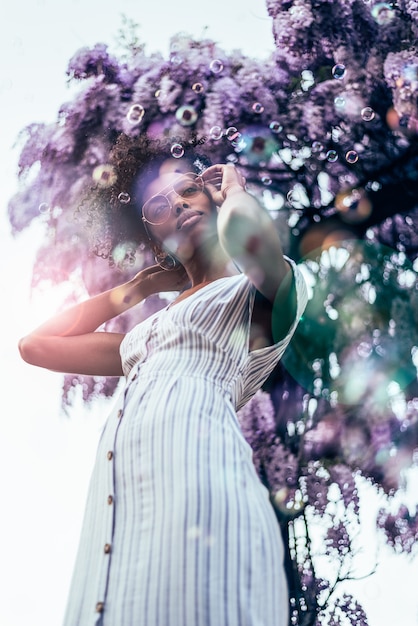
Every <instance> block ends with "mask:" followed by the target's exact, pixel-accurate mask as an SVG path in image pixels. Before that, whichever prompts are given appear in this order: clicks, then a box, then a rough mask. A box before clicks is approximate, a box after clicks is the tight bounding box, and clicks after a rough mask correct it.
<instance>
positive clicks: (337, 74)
mask: <svg viewBox="0 0 418 626" xmlns="http://www.w3.org/2000/svg"><path fill="white" fill-rule="evenodd" d="M346 73H347V70H346V67H345V65H343V64H342V63H337V65H334V67H333V68H332V75H333V77H334V78H336V79H337V80H342V79H343V78H344V77H345V75H346Z"/></svg>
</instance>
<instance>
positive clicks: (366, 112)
mask: <svg viewBox="0 0 418 626" xmlns="http://www.w3.org/2000/svg"><path fill="white" fill-rule="evenodd" d="M375 115H376V113H375V112H374V110H373V109H372V107H364V109H362V110H361V117H362V118H363V120H364V121H365V122H371V121H372V120H374V118H375Z"/></svg>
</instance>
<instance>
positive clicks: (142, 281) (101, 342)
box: [19, 266, 185, 376]
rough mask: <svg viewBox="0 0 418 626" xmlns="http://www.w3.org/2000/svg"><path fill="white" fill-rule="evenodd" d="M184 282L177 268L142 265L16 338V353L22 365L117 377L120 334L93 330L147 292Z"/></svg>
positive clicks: (146, 294)
mask: <svg viewBox="0 0 418 626" xmlns="http://www.w3.org/2000/svg"><path fill="white" fill-rule="evenodd" d="M184 280H185V276H184V270H183V269H180V270H177V271H175V272H166V271H164V270H162V269H161V268H159V267H158V266H152V267H148V268H146V269H144V270H142V271H141V272H139V273H138V274H137V275H136V276H135V277H134V278H133V279H132V280H130V281H129V282H127V283H124V284H123V285H120V286H118V287H115V288H113V289H110V290H108V291H105V292H104V293H102V294H99V295H97V296H94V297H93V298H90V299H88V300H86V301H84V302H81V303H80V304H77V305H75V306H73V307H71V308H69V309H68V310H66V311H63V312H62V313H58V314H57V315H54V317H52V318H51V319H49V320H48V321H47V322H45V323H44V324H42V325H41V326H39V327H38V328H36V329H35V330H33V331H32V332H31V333H30V334H28V335H26V336H25V337H23V338H22V339H21V340H20V342H19V350H20V354H21V356H22V358H23V359H24V360H25V361H26V362H27V363H30V364H32V365H37V366H39V367H45V368H47V369H51V370H53V371H58V372H68V373H75V374H87V375H93V376H122V375H123V371H122V364H121V360H120V354H119V348H120V344H121V341H122V339H123V337H124V335H123V334H121V333H109V332H96V329H97V328H99V327H100V326H101V325H102V324H103V323H104V322H106V321H108V320H110V319H112V318H113V317H115V316H117V315H120V314H121V313H123V312H124V311H126V310H127V309H129V308H131V307H132V306H135V305H136V304H138V303H139V302H141V301H142V300H144V299H145V298H147V297H148V296H149V295H151V294H152V293H157V292H159V291H169V290H170V289H172V290H176V289H179V288H180V287H181V285H182V284H183V283H184ZM167 281H169V282H167Z"/></svg>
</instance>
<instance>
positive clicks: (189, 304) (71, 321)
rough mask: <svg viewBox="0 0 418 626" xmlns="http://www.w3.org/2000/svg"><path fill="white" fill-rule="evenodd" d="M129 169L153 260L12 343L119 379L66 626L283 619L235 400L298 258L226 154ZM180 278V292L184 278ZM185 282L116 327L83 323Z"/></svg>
mask: <svg viewBox="0 0 418 626" xmlns="http://www.w3.org/2000/svg"><path fill="white" fill-rule="evenodd" d="M192 169H193V166H192V164H191V163H190V162H188V161H187V160H185V159H182V160H181V164H179V161H178V160H177V159H167V160H166V161H164V163H162V164H161V166H160V167H159V168H158V171H157V172H156V173H155V174H154V177H151V178H148V179H147V178H144V176H140V177H138V176H134V177H133V178H132V185H131V190H130V192H131V204H133V205H135V207H136V208H137V209H138V208H141V207H142V208H141V220H139V218H137V225H138V224H141V225H142V226H143V229H144V231H143V232H144V233H145V234H146V236H147V238H148V239H149V242H150V246H151V247H152V248H153V250H154V252H155V254H156V259H157V260H158V262H159V263H160V264H162V266H163V267H166V268H167V267H170V268H171V269H170V270H169V271H167V269H162V267H161V266H160V265H158V264H157V265H154V266H152V267H148V268H146V269H144V270H142V271H140V272H139V273H138V274H137V275H136V276H135V277H134V278H133V279H132V280H130V281H129V282H128V283H126V284H123V285H121V286H119V287H116V288H114V289H111V290H109V291H107V292H105V293H103V294H101V295H98V296H96V297H93V298H91V299H90V300H88V301H86V302H83V303H81V304H79V305H77V306H75V307H73V308H72V309H70V310H68V311H66V312H64V313H61V314H58V315H56V316H55V317H53V318H52V319H51V320H50V321H48V322H46V323H45V324H44V325H42V326H41V327H40V328H38V329H36V330H35V331H34V332H33V333H31V334H30V335H29V336H27V337H25V338H23V339H22V340H21V342H20V350H21V354H22V357H23V358H24V359H25V360H26V361H28V362H29V363H33V364H35V365H38V366H41V367H46V368H49V369H52V370H56V371H61V372H72V373H79V374H89V375H102V376H122V375H125V376H126V386H125V388H124V390H123V392H122V394H121V396H120V398H119V399H118V401H117V403H116V406H115V408H114V411H113V412H112V413H111V415H110V416H109V418H108V421H107V423H106V426H105V429H104V431H103V433H102V436H101V439H100V442H99V447H98V452H97V459H96V464H95V468H94V471H93V476H92V478H91V484H90V489H89V495H88V501H87V507H86V513H85V519H84V524H83V530H82V536H81V541H80V547H79V552H78V557H77V562H76V567H75V572H74V576H73V582H72V586H71V592H70V598H69V602H68V607H67V613H66V618H65V626H89V625H92V626H93V625H97V624H100V625H102V626H285V625H287V619H288V616H287V605H288V598H287V588H286V582H285V574H284V570H283V563H282V560H283V545H282V541H281V537H280V531H279V526H278V524H277V520H276V516H275V513H274V511H273V509H272V507H271V504H270V501H269V495H268V491H267V489H266V488H265V487H264V486H263V485H262V483H261V482H260V480H259V478H258V476H257V474H256V471H255V468H254V466H253V463H252V451H251V448H250V446H249V445H248V443H247V442H246V441H245V439H244V438H243V435H242V433H241V431H240V428H239V423H238V419H237V414H236V411H237V410H238V409H239V408H240V407H241V406H243V405H244V404H245V403H246V402H247V401H248V400H249V399H250V398H251V396H252V395H253V394H254V393H255V392H256V391H257V389H259V388H260V386H261V385H262V383H263V382H264V380H265V379H266V378H267V376H268V375H269V373H270V372H271V371H272V370H273V368H274V366H275V365H276V364H277V362H278V361H279V359H280V357H281V355H282V354H283V352H284V350H285V348H286V346H287V345H288V343H289V341H290V338H291V336H292V334H293V332H294V330H295V327H296V325H297V322H298V320H299V318H300V316H301V314H302V311H303V309H304V306H305V303H306V290H305V286H304V283H303V280H302V278H301V275H300V273H299V271H298V270H297V268H296V266H295V264H294V263H293V262H291V261H289V260H288V259H286V258H285V257H284V256H283V254H282V249H281V245H280V241H279V238H278V236H277V234H276V230H275V228H274V226H273V224H272V222H271V219H270V217H269V215H268V213H267V211H265V210H264V209H263V208H262V207H261V206H260V204H259V202H258V201H257V200H256V199H255V198H254V197H253V196H251V195H250V194H248V193H247V192H246V191H245V180H244V179H243V177H242V176H241V175H240V173H239V172H238V170H237V169H236V168H235V167H234V166H232V165H215V166H211V167H208V168H207V169H206V170H204V171H203V173H202V174H201V175H200V176H199V175H197V174H196V173H194V172H193V171H191V170H192ZM184 287H185V288H184ZM181 288H183V290H182V291H181V292H180V294H179V295H178V297H177V298H176V299H175V300H174V301H173V302H172V303H171V304H170V305H169V306H167V307H166V308H165V309H163V310H161V311H159V312H157V313H155V314H154V315H151V316H150V317H149V318H148V319H146V320H145V321H143V322H142V323H140V324H138V325H137V326H136V327H135V328H133V330H131V331H130V332H128V333H127V334H126V335H123V334H120V333H110V332H95V331H96V329H97V328H99V327H100V326H101V325H102V324H103V323H104V322H106V321H107V320H109V319H111V318H113V317H114V316H116V315H118V314H120V313H122V312H123V311H125V310H127V309H128V308H130V307H132V306H134V305H136V304H138V303H139V302H141V301H143V300H144V299H145V298H147V297H148V296H150V295H151V294H155V293H158V292H166V291H172V290H180V289H181Z"/></svg>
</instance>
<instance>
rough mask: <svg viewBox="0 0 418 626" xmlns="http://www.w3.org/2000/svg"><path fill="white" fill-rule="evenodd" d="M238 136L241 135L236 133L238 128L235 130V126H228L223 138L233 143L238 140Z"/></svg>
mask: <svg viewBox="0 0 418 626" xmlns="http://www.w3.org/2000/svg"><path fill="white" fill-rule="evenodd" d="M240 136H241V133H240V132H238V128H235V126H230V127H229V128H227V129H226V131H225V137H226V138H227V139H229V141H235V140H236V139H239V137H240Z"/></svg>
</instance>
